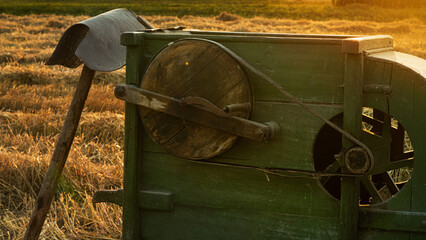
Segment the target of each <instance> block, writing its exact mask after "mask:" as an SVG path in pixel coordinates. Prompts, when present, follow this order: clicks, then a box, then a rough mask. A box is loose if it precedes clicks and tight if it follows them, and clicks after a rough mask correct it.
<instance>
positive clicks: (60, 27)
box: [0, 14, 426, 239]
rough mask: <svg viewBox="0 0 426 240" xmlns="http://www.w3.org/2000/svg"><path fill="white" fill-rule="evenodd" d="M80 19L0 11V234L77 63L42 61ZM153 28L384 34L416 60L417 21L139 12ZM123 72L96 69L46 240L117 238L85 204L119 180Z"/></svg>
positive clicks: (60, 113) (31, 177) (28, 195)
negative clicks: (119, 92)
mask: <svg viewBox="0 0 426 240" xmlns="http://www.w3.org/2000/svg"><path fill="white" fill-rule="evenodd" d="M85 18H87V17H86V16H77V17H73V16H56V15H30V16H13V15H5V14H2V15H0V64H1V65H0V239H21V238H22V237H23V234H24V232H25V226H26V223H27V222H28V220H29V216H30V212H31V209H32V207H33V206H34V199H35V197H36V195H37V192H38V190H39V187H40V185H41V182H42V180H43V177H44V174H45V172H46V170H47V166H48V163H49V160H50V157H51V155H52V153H53V149H54V145H55V141H56V139H57V137H58V134H59V132H60V130H61V127H62V122H63V120H64V117H65V114H66V111H67V108H68V105H69V103H70V101H71V97H72V94H73V90H74V88H75V86H76V83H77V81H78V76H79V74H80V71H81V68H78V69H67V68H63V67H58V66H54V67H52V66H45V65H44V64H43V62H45V61H46V59H47V58H48V57H49V55H50V54H51V53H52V52H53V50H54V47H55V46H56V43H57V41H58V40H59V38H60V36H61V34H62V33H63V32H64V31H65V29H66V28H67V27H69V26H70V25H72V24H73V23H76V22H78V21H81V20H83V19H85ZM147 19H148V20H149V21H150V22H151V23H152V25H154V26H156V27H170V26H176V25H180V26H187V27H189V28H195V29H200V30H220V31H239V32H244V31H250V32H282V33H315V34H320V33H327V34H366V35H373V34H389V35H392V36H393V37H394V39H395V48H396V49H397V50H399V51H402V52H406V53H410V54H413V55H417V56H420V57H422V58H426V25H425V21H423V20H419V19H416V18H412V19H405V20H401V21H394V22H372V21H370V22H368V21H348V20H327V21H311V20H290V19H267V18H260V17H255V18H250V19H248V18H241V17H238V16H234V15H230V14H222V15H221V16H218V17H193V16H185V17H182V18H177V17H166V16H148V17H147ZM122 82H124V69H121V70H119V71H116V72H113V73H97V74H96V78H95V80H94V83H95V84H94V86H92V89H91V90H90V94H89V97H88V100H87V102H86V107H85V110H84V112H83V115H82V119H81V123H80V127H79V129H78V132H77V136H76V139H75V140H74V144H73V146H72V149H71V152H70V155H69V157H68V162H67V165H66V167H65V170H64V173H63V177H62V178H61V180H60V183H59V188H58V190H57V192H56V197H55V201H54V203H53V206H52V208H51V211H50V214H49V216H48V219H47V221H46V223H45V225H44V229H43V232H42V235H41V236H42V238H46V239H117V238H119V237H120V234H121V233H120V232H121V219H120V217H121V209H120V208H119V207H117V206H115V205H112V204H98V205H97V207H96V208H94V207H93V205H92V203H91V196H92V195H93V193H94V192H95V191H96V190H97V189H116V188H120V187H121V185H122V174H123V173H122V160H123V155H122V150H123V144H122V140H123V128H124V126H123V125H124V116H123V111H124V105H123V103H122V102H120V101H119V100H117V99H115V98H114V95H113V89H114V86H115V85H116V84H118V83H122Z"/></svg>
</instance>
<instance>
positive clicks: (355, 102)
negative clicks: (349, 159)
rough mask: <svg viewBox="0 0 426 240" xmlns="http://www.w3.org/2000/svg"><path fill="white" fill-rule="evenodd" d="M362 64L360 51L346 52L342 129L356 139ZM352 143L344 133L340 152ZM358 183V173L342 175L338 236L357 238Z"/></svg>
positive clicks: (360, 122) (359, 125)
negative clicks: (347, 175)
mask: <svg viewBox="0 0 426 240" xmlns="http://www.w3.org/2000/svg"><path fill="white" fill-rule="evenodd" d="M363 65H364V60H363V57H362V55H361V54H346V58H345V90H344V93H345V96H344V114H343V129H345V130H346V131H348V132H349V133H350V134H351V135H352V136H354V137H355V138H357V139H360V137H361V132H362V101H363V99H362V96H363V94H362V88H363V80H364V68H363ZM353 146H354V143H353V142H351V141H349V140H348V139H347V138H345V137H343V139H342V153H343V156H345V154H346V152H347V151H348V150H349V149H350V148H352V147H353ZM343 159H344V157H342V160H343ZM341 166H342V172H344V173H349V172H350V171H349V170H348V169H346V168H345V167H344V166H345V164H344V162H342V163H341ZM359 187H360V179H359V178H358V177H342V183H341V191H340V192H341V194H340V223H341V225H340V239H342V240H355V239H358V204H359V191H360V190H359Z"/></svg>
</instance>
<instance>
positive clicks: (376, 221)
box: [360, 209, 426, 237]
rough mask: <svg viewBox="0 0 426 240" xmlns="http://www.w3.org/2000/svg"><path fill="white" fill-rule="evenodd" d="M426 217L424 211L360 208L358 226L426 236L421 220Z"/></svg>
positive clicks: (425, 229)
mask: <svg viewBox="0 0 426 240" xmlns="http://www.w3.org/2000/svg"><path fill="white" fill-rule="evenodd" d="M425 219H426V213H424V212H409V211H393V210H376V209H369V210H361V211H360V227H362V228H370V229H381V230H387V231H403V232H417V233H422V234H423V236H424V237H426V228H425V227H423V226H422V222H423V221H424V220H425Z"/></svg>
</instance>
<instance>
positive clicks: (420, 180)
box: [133, 34, 426, 239]
mask: <svg viewBox="0 0 426 240" xmlns="http://www.w3.org/2000/svg"><path fill="white" fill-rule="evenodd" d="M157 35H158V36H161V37H158V38H156V37H157V36H156V34H145V35H143V34H141V35H140V36H143V37H144V47H143V48H144V50H143V53H142V54H141V56H142V58H145V59H146V60H149V59H150V58H151V57H153V56H154V55H155V54H156V53H157V52H158V51H159V50H160V49H161V48H162V47H163V46H165V45H167V43H168V42H170V41H171V40H175V39H177V38H181V37H184V35H178V34H176V35H172V34H163V35H161V34H157ZM206 35H207V36H206ZM197 36H202V37H206V38H209V36H208V34H204V35H203V34H200V35H197ZM215 40H217V41H219V42H220V43H222V44H223V45H225V46H226V47H228V48H230V49H231V50H232V51H234V52H235V53H237V54H238V55H240V56H241V57H243V58H244V59H245V60H246V61H247V62H249V63H250V64H251V65H253V66H254V67H256V68H257V69H259V70H260V71H262V72H264V73H265V74H267V75H268V76H270V77H271V78H272V79H274V80H275V81H277V82H278V83H279V84H280V85H281V86H283V87H284V89H286V90H288V91H289V92H291V93H292V94H294V95H296V96H297V97H298V98H299V99H300V100H302V101H305V102H308V103H309V104H310V105H311V106H312V107H313V108H314V110H316V111H317V112H319V113H320V114H322V115H323V116H326V117H327V118H332V117H333V116H335V115H337V114H339V113H341V112H342V111H343V104H342V103H343V96H344V94H343V92H344V89H343V80H344V64H343V59H344V57H343V54H342V53H341V44H340V45H339V44H336V42H335V41H322V40H318V42H316V40H312V39H310V40H306V39H305V40H303V41H300V42H297V40H295V39H293V40H292V41H287V40H286V41H281V40H280V39H277V38H274V39H272V38H271V39H267V40H265V41H264V42H262V39H257V40H256V39H254V37H250V38H247V39H245V38H239V39H232V37H229V36H228V37H226V38H225V37H224V38H223V39H222V38H221V37H218V36H215ZM339 41H340V43H341V40H339ZM317 43H318V44H317ZM375 56H376V54H372V55H369V56H368V57H367V58H366V59H365V61H364V64H365V66H364V71H363V74H364V79H363V80H364V82H365V83H368V84H383V85H386V84H390V86H391V87H392V93H391V94H389V95H386V94H382V93H374V92H370V93H366V94H365V95H364V97H363V99H362V104H363V105H364V106H368V107H374V108H377V109H379V110H381V111H383V112H385V113H388V112H389V111H390V115H392V116H395V117H396V118H397V119H398V120H399V121H400V122H401V124H403V125H404V127H405V129H406V130H407V131H408V133H409V134H410V137H411V140H412V141H413V143H414V147H415V150H416V152H415V157H416V160H415V162H414V169H415V171H414V173H413V177H412V180H410V181H409V182H408V183H406V185H405V187H404V188H402V189H401V191H399V192H398V193H397V194H396V195H395V196H394V197H392V198H391V199H389V200H387V201H385V202H383V203H380V204H376V205H371V206H368V207H363V209H364V208H365V209H388V210H398V211H408V212H412V211H414V210H415V211H424V210H421V209H424V208H425V207H426V206H425V202H424V201H423V200H421V199H425V195H424V194H425V192H426V191H425V190H424V186H425V182H424V181H425V180H424V177H422V174H421V172H420V173H419V172H418V171H417V169H421V171H423V172H426V169H425V164H424V163H425V162H426V161H425V160H423V158H424V157H422V156H426V154H422V156H418V154H417V153H418V150H417V148H420V149H422V148H424V147H422V146H426V144H425V141H424V140H423V138H424V136H425V135H426V133H424V131H423V130H422V129H424V127H422V123H423V121H420V120H416V118H415V117H414V116H418V117H419V118H420V119H422V118H423V119H424V118H425V117H426V114H424V111H423V110H422V104H421V103H422V102H425V101H426V100H424V98H425V97H424V96H426V89H425V86H424V82H425V79H424V77H419V74H418V71H417V72H416V71H412V70H410V69H411V67H410V66H407V65H402V66H400V64H399V63H396V62H395V61H393V60H388V59H379V58H376V57H375ZM145 67H146V65H144V64H142V65H141V69H143V68H145ZM416 74H417V75H416ZM248 76H249V78H250V82H251V84H252V86H253V89H254V95H255V100H256V101H254V110H253V115H252V119H253V120H256V121H260V122H265V121H270V120H276V121H277V122H278V123H279V125H280V127H281V134H280V135H279V136H278V137H277V138H276V139H273V140H271V141H269V142H268V143H253V142H251V141H248V140H244V139H241V140H240V141H238V142H237V143H236V144H235V145H234V147H232V148H231V149H229V150H228V151H226V152H225V153H223V154H221V155H220V156H219V157H215V158H212V159H209V160H208V161H188V160H183V159H180V158H177V157H175V156H172V155H170V154H167V153H166V152H165V151H164V150H162V149H161V148H160V147H159V146H157V145H156V144H155V143H154V142H153V141H151V140H149V139H148V137H147V135H146V134H145V133H144V132H143V129H139V134H140V135H142V136H143V137H142V139H138V141H139V143H138V149H139V150H141V151H142V152H141V153H140V154H139V155H138V156H137V158H136V159H133V161H136V162H138V170H137V171H139V175H138V184H137V185H138V186H139V187H140V188H141V189H142V190H145V191H151V190H160V191H170V192H172V193H173V194H174V197H175V199H174V201H175V205H174V210H173V211H171V212H162V211H151V210H150V211H148V210H141V211H140V214H141V215H140V218H139V219H138V224H139V226H140V229H141V233H140V234H141V235H140V237H142V238H145V239H199V238H206V239H241V238H244V239H246V238H247V239H339V236H338V235H339V234H340V224H341V222H340V217H339V216H340V214H341V211H342V212H343V211H345V213H349V214H350V213H354V211H355V210H354V209H357V208H358V206H357V205H358V204H357V203H356V201H357V197H356V195H357V193H356V191H357V189H359V188H358V187H357V186H356V185H357V183H355V186H353V185H351V184H350V183H349V184H347V185H348V186H349V188H348V192H347V193H348V194H347V195H346V196H347V197H346V198H348V199H349V198H350V196H355V197H353V199H352V200H350V199H349V200H348V201H347V203H348V205H347V206H345V207H342V208H340V203H339V201H338V200H336V199H335V198H333V197H332V196H330V194H328V193H327V192H326V191H325V189H323V187H322V185H321V184H320V183H319V181H318V180H317V179H314V178H311V177H301V176H300V175H297V176H295V175H291V174H290V175H288V176H277V175H274V174H271V173H270V172H268V169H264V168H265V167H266V168H273V169H277V168H280V169H281V170H285V169H296V170H315V168H314V164H313V161H314V160H313V148H314V142H315V138H316V135H317V133H318V131H319V129H321V127H322V126H323V123H322V122H320V121H319V120H317V119H315V118H313V117H312V116H310V115H309V114H307V113H306V112H304V111H303V110H302V109H300V108H299V107H298V106H297V105H295V104H293V103H291V102H289V100H288V99H286V98H285V97H283V96H281V95H280V94H279V93H278V92H277V91H276V90H274V89H273V88H271V87H270V86H267V85H266V84H265V83H264V82H263V81H262V80H261V79H258V78H256V77H253V76H252V75H251V74H248ZM413 84H414V86H415V87H413V86H412V85H413ZM413 94H414V96H413ZM398 101H401V102H400V103H398ZM388 103H389V104H388ZM410 104H411V105H412V106H410ZM388 106H389V108H388ZM414 109H416V110H414ZM134 124H140V123H138V122H134ZM411 132H412V133H413V134H411ZM420 153H423V150H420ZM419 159H421V160H420V161H421V162H419ZM379 160H380V159H379ZM284 175H285V174H284ZM349 189H352V190H354V189H355V190H354V191H352V192H351V190H349ZM414 201H415V202H414ZM349 204H350V205H349ZM355 214H356V213H355ZM381 216H382V215H380V218H382V217H381ZM395 217H397V216H396V215H387V216H384V215H383V218H382V219H377V221H376V220H374V221H371V222H369V223H368V224H364V225H361V226H359V227H361V229H360V232H359V238H358V239H390V238H392V237H398V238H401V239H409V237H411V238H412V239H422V238H421V237H424V235H419V234H420V233H416V234H415V233H409V232H404V231H403V230H401V229H399V228H395V231H393V232H392V233H390V232H388V231H386V230H383V229H373V228H374V226H379V224H381V223H383V222H387V221H388V222H392V221H391V220H392V218H395ZM348 218H350V217H348ZM354 222H355V221H354ZM370 223H371V225H369V224H370ZM346 224H348V222H346ZM370 226H371V228H370ZM353 227H355V228H353ZM357 227H358V226H357V225H350V224H349V228H351V230H350V231H352V232H353V231H356V228H357Z"/></svg>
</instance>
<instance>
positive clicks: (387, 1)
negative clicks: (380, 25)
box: [331, 0, 426, 8]
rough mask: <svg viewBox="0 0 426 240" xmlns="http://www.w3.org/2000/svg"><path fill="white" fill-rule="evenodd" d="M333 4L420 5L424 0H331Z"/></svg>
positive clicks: (425, 4) (424, 3)
mask: <svg viewBox="0 0 426 240" xmlns="http://www.w3.org/2000/svg"><path fill="white" fill-rule="evenodd" d="M331 2H332V4H333V5H334V6H345V5H347V4H351V3H364V4H371V5H377V6H381V7H389V8H400V7H421V6H426V1H425V0H331Z"/></svg>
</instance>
